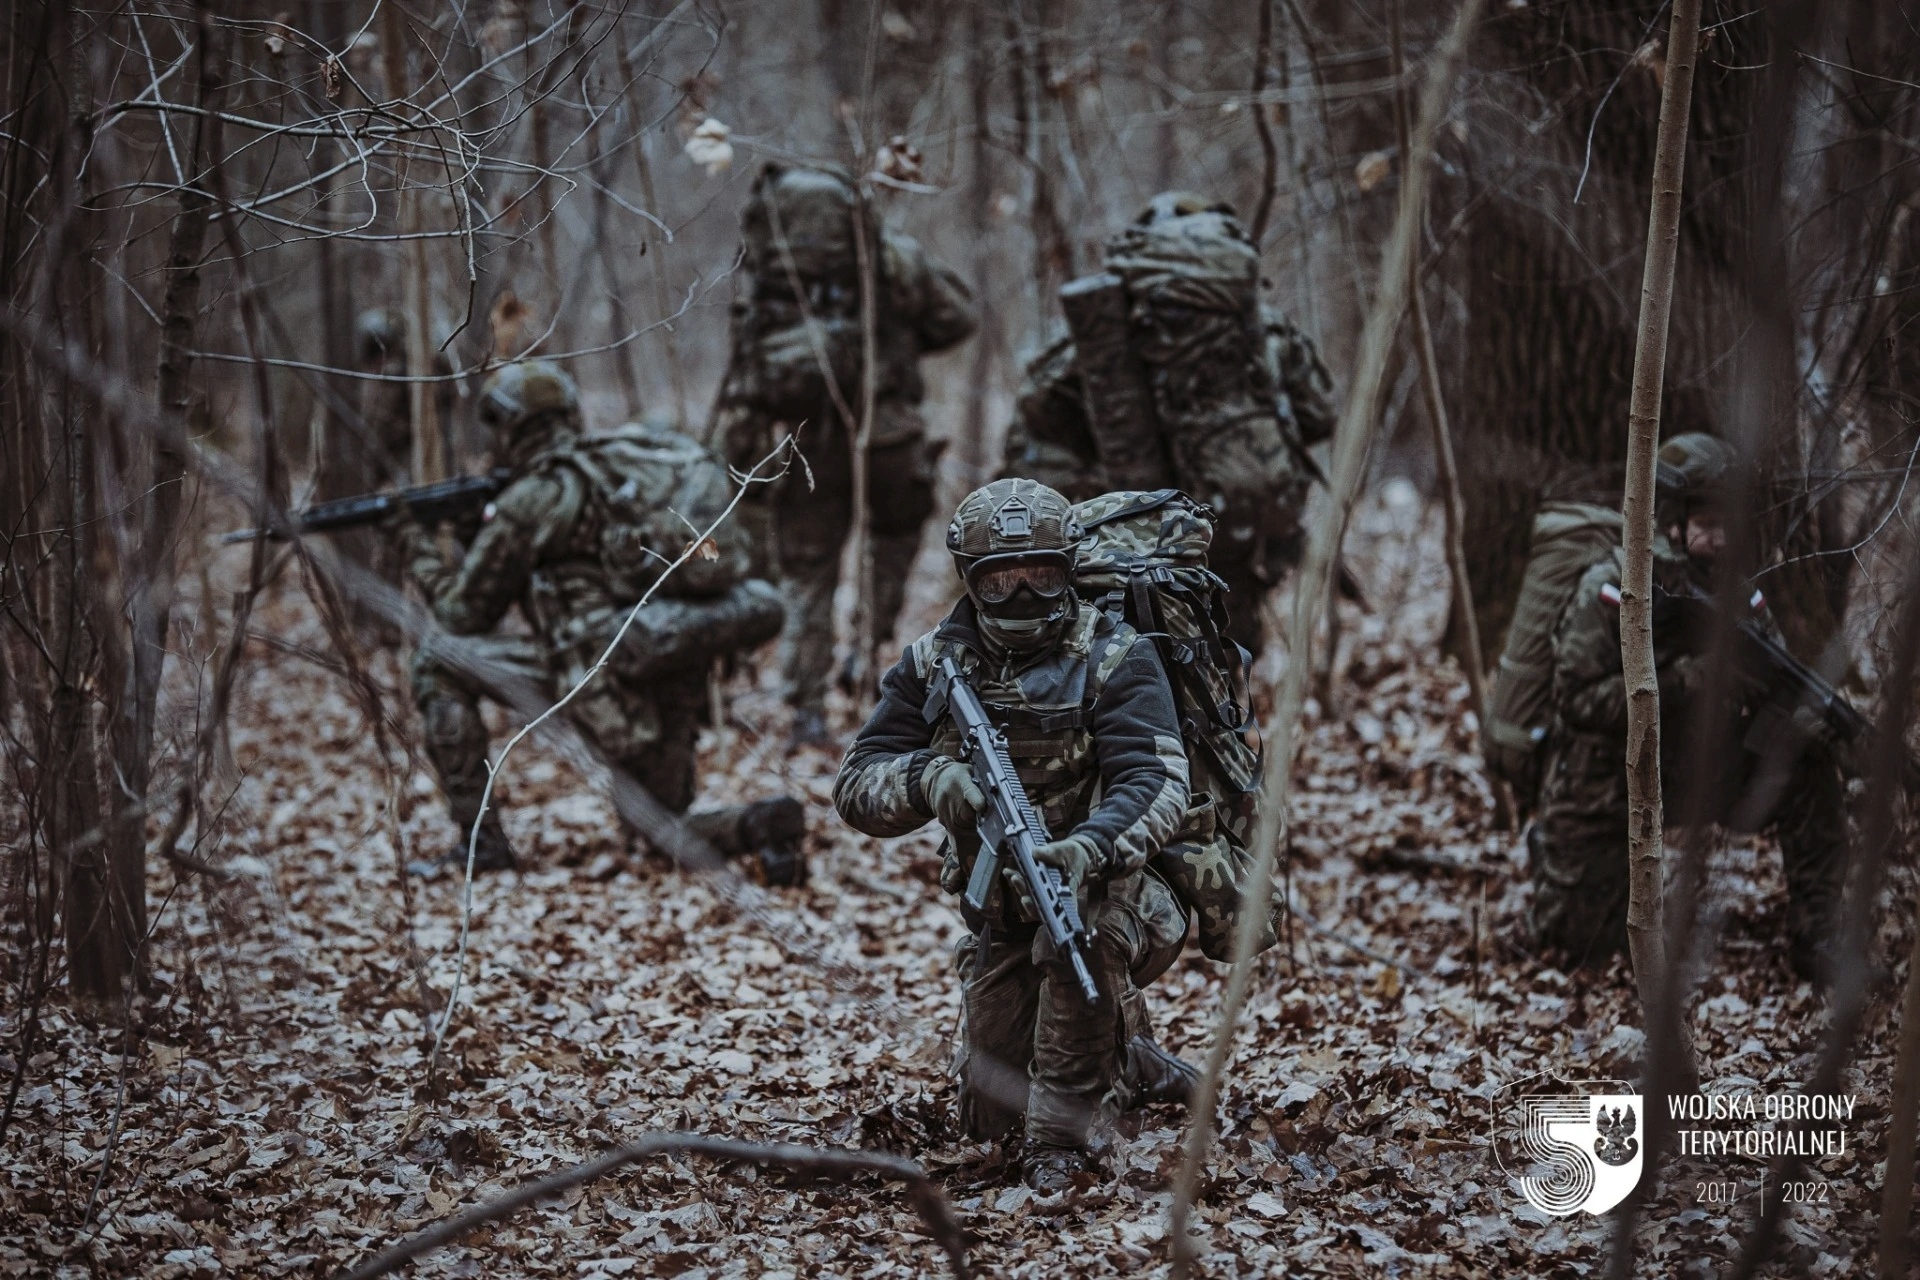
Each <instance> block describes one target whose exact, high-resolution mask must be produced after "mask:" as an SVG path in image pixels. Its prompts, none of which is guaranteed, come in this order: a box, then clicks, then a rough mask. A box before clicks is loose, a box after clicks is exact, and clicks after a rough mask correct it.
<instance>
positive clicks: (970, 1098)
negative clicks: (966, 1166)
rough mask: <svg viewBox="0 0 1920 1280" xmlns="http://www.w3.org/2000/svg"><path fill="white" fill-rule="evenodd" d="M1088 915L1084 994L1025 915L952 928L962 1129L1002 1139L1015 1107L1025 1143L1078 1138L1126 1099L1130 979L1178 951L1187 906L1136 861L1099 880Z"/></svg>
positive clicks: (1075, 1142)
mask: <svg viewBox="0 0 1920 1280" xmlns="http://www.w3.org/2000/svg"><path fill="white" fill-rule="evenodd" d="M1087 926H1088V928H1090V929H1091V930H1092V931H1093V946H1092V948H1091V951H1090V954H1089V955H1088V957H1087V965H1088V967H1089V968H1090V969H1091V970H1092V971H1093V980H1094V983H1095V985H1096V986H1098V987H1099V989H1100V999H1099V1001H1098V1002H1097V1003H1095V1004H1092V1005H1089V1004H1088V1003H1087V1002H1086V997H1085V996H1083V995H1082V994H1081V992H1080V988H1079V984H1078V982H1077V981H1076V980H1075V979H1074V977H1073V975H1072V973H1071V971H1070V970H1067V969H1066V967H1065V966H1064V965H1062V964H1059V963H1058V962H1057V961H1056V960H1055V959H1054V958H1053V957H1052V956H1051V955H1049V954H1047V948H1046V941H1045V938H1044V937H1036V931H1035V930H1034V929H1033V928H1032V927H1031V926H1025V927H1018V928H1012V929H994V928H988V929H985V930H983V931H982V932H981V933H979V934H973V935H969V936H968V937H966V938H964V939H962V940H961V942H960V945H959V948H958V950H957V952H956V962H957V963H956V966H955V967H956V970H957V971H958V973H959V976H960V982H961V1000H962V1004H963V1006H964V1008H965V1010H966V1024H965V1030H964V1036H963V1042H962V1046H961V1050H960V1062H959V1065H960V1123H961V1127H962V1128H963V1129H964V1130H965V1132H966V1133H967V1136H969V1137H971V1138H974V1139H980V1140H987V1139H992V1140H999V1139H1003V1138H1005V1137H1006V1136H1007V1135H1008V1134H1009V1133H1011V1132H1012V1130H1013V1129H1014V1127H1015V1126H1016V1125H1018V1124H1019V1123H1020V1122H1021V1119H1022V1117H1023V1115H1024V1118H1025V1124H1026V1138H1027V1141H1028V1143H1029V1144H1033V1143H1039V1144H1044V1145H1047V1146H1056V1147H1079V1146H1084V1145H1085V1144H1086V1143H1087V1141H1088V1139H1089V1137H1090V1136H1091V1134H1092V1132H1093V1131H1094V1130H1095V1128H1096V1127H1099V1126H1101V1125H1104V1124H1107V1123H1110V1122H1111V1121H1112V1120H1113V1118H1114V1117H1115V1116H1117V1115H1118V1114H1119V1113H1121V1112H1122V1111H1125V1110H1127V1109H1129V1108H1130V1107H1132V1106H1133V1105H1134V1099H1132V1098H1131V1097H1129V1096H1128V1094H1127V1073H1126V1071H1125V1065H1126V1046H1127V1041H1128V1040H1129V1039H1130V1038H1131V1037H1132V1036H1134V1035H1137V1034H1147V1033H1148V1030H1149V1029H1148V1027H1147V1026H1146V1024H1145V1018H1146V1007H1145V999H1144V996H1143V994H1142V992H1141V990H1140V989H1141V988H1143V987H1145V986H1147V985H1148V984H1150V983H1151V982H1153V980H1154V979H1156V978H1158V977H1159V976H1160V975H1161V974H1162V973H1165V972H1166V971H1167V969H1168V968H1169V967H1170V966H1171V965H1172V964H1173V962H1174V960H1175V959H1177V958H1178V957H1179V955H1180V946H1181V942H1182V940H1183V939H1184V938H1185V936H1186V926H1187V917H1186V909H1185V908H1184V907H1182V906H1181V905H1180V903H1179V902H1178V901H1177V900H1176V899H1175V897H1174V895H1173V893H1172V891H1171V890H1169V889H1168V888H1167V886H1166V885H1165V884H1164V883H1163V882H1162V881H1161V880H1160V879H1159V877H1158V876H1156V875H1154V874H1153V873H1152V872H1148V871H1140V872H1135V873H1133V874H1132V875H1127V876H1122V877H1119V878H1118V879H1115V880H1110V881H1108V882H1107V884H1106V885H1105V892H1104V894H1103V895H1101V896H1100V897H1098V898H1097V899H1095V900H1094V901H1092V902H1090V903H1089V904H1088V907H1087ZM1023 1104H1024V1105H1023Z"/></svg>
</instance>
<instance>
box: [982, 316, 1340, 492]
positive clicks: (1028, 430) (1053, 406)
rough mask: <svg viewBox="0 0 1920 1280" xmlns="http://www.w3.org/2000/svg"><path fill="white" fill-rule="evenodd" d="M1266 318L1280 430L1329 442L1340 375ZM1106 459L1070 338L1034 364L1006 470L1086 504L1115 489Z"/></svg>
mask: <svg viewBox="0 0 1920 1280" xmlns="http://www.w3.org/2000/svg"><path fill="white" fill-rule="evenodd" d="M1260 315H1261V322H1262V325H1263V327H1264V329H1265V331H1266V338H1267V345H1266V358H1267V370H1266V375H1265V377H1264V378H1263V379H1261V383H1262V385H1268V386H1272V387H1273V388H1275V396H1274V400H1275V404H1274V414H1275V418H1276V419H1277V421H1278V422H1279V424H1280V429H1281V430H1282V432H1284V433H1286V434H1287V435H1289V436H1291V437H1292V439H1293V441H1294V442H1295V443H1296V444H1298V445H1300V446H1301V447H1303V448H1304V447H1305V446H1306V445H1311V444H1317V443H1319V442H1320V441H1322V440H1326V439H1328V438H1329V437H1331V436H1332V435H1333V427H1334V422H1335V419H1336V418H1337V416H1338V413H1337V411H1336V409H1335V407H1334V402H1333V378H1332V376H1331V375H1330V374H1329V373H1328V372H1327V366H1326V364H1325V363H1324V362H1323V361H1322V360H1321V359H1320V352H1319V349H1318V348H1317V347H1315V346H1314V343H1313V340H1312V339H1311V338H1309V337H1307V335H1306V334H1304V333H1302V332H1301V331H1300V329H1299V328H1297V327H1296V326H1295V325H1294V324H1293V322H1292V321H1291V320H1289V319H1287V317H1286V316H1284V315H1282V314H1281V313H1280V312H1278V311H1276V310H1274V309H1273V308H1271V307H1262V308H1261V309H1260ZM1098 457H1099V455H1098V453H1097V452H1096V449H1095V445H1094V439H1093V432H1092V428H1091V426H1090V425H1089V424H1088V422H1087V406H1086V398H1085V395H1084V393H1083V392H1082V391H1081V388H1080V379H1079V376H1078V374H1077V372H1076V371H1075V367H1074V348H1073V339H1072V337H1071V336H1063V337H1060V338H1058V339H1056V340H1055V341H1054V342H1053V344H1052V345H1050V346H1048V347H1047V348H1046V349H1045V350H1043V351H1042V352H1040V354H1039V355H1037V356H1035V357H1034V358H1033V359H1032V360H1031V361H1029V362H1028V364H1027V370H1026V376H1025V378H1024V379H1023V380H1022V382H1021V386H1020V394H1019V397H1018V399H1017V400H1016V401H1015V402H1014V416H1013V421H1012V423H1010V424H1009V425H1008V428H1007V440H1006V452H1005V455H1004V465H1003V467H1002V471H1001V474H1003V475H1012V476H1027V477H1030V478H1032V479H1035V480H1039V481H1040V482H1041V483H1043V484H1046V485H1049V486H1051V487H1053V488H1055V489H1058V490H1059V491H1060V492H1061V493H1064V494H1066V495H1067V497H1069V498H1071V499H1072V500H1073V501H1075V502H1084V501H1086V500H1087V499H1088V498H1092V497H1095V496H1097V495H1099V494H1102V493H1105V492H1106V491H1107V489H1108V488H1109V487H1110V486H1109V485H1108V484H1107V483H1106V481H1105V479H1104V478H1103V477H1102V476H1101V474H1100V466H1099V462H1098Z"/></svg>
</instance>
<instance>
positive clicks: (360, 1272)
mask: <svg viewBox="0 0 1920 1280" xmlns="http://www.w3.org/2000/svg"><path fill="white" fill-rule="evenodd" d="M670 1152H684V1153H687V1154H690V1155H703V1156H711V1157H713V1158H715V1159H718V1160H729V1161H735V1162H738V1163H741V1164H755V1165H774V1166H777V1167H779V1168H782V1169H791V1170H793V1171H795V1172H797V1173H811V1174H816V1175H820V1176H827V1177H842V1178H844V1177H848V1176H850V1175H853V1174H860V1173H875V1174H879V1175H880V1176H881V1177H883V1178H886V1179H887V1180H889V1181H900V1182H905V1183H906V1184H907V1186H908V1188H909V1190H910V1191H911V1192H912V1195H913V1205H914V1208H915V1209H917V1210H918V1211H919V1213H920V1220H921V1221H922V1222H924V1223H926V1225H927V1233H928V1234H929V1235H931V1236H932V1237H933V1239H934V1242H935V1243H937V1244H938V1245H939V1246H940V1248H941V1249H942V1250H943V1251H944V1252H945V1253H946V1255H947V1262H948V1265H950V1266H951V1267H952V1269H953V1274H954V1275H955V1276H957V1277H960V1278H961V1280H965V1277H966V1276H967V1275H968V1270H967V1246H966V1237H965V1235H964V1234H963V1233H962V1231H961V1229H960V1224H959V1222H958V1221H957V1220H956V1219H955V1218H954V1216H953V1209H952V1208H951V1206H949V1205H948V1204H947V1198H946V1196H944V1195H943V1194H941V1191H940V1188H939V1187H937V1186H935V1185H934V1183H933V1181H932V1180H931V1179H930V1178H928V1177H927V1174H926V1170H924V1169H922V1168H921V1167H920V1166H919V1165H918V1164H915V1163H914V1162H913V1161H911V1160H906V1159H902V1158H901V1157H899V1156H892V1155H887V1154H885V1153H883V1152H878V1151H851V1150H834V1149H831V1148H821V1147H802V1146H797V1145H794V1144H791V1143H759V1142H742V1141H740V1140H738V1139H734V1138H715V1137H709V1136H707V1135H706V1134H699V1133H653V1134H648V1135H647V1136H646V1137H644V1138H641V1139H640V1140H638V1141H637V1142H630V1143H628V1144H627V1145H626V1146H623V1147H616V1148H615V1149H614V1150H612V1151H609V1152H607V1153H606V1154H605V1155H603V1156H600V1157H599V1158H597V1159H594V1160H589V1161H587V1162H586V1163H585V1164H577V1165H575V1166H573V1167H572V1168H571V1169H563V1170H561V1171H560V1172H559V1173H554V1174H549V1175H548V1176H547V1177H544V1178H541V1179H540V1180H539V1181H537V1182H529V1183H526V1184H524V1185H523V1186H520V1187H516V1188H515V1189H514V1190H512V1191H509V1192H508V1193H507V1194H506V1195H503V1196H501V1197H500V1198H499V1199H498V1200H493V1201H489V1202H488V1203H486V1204H483V1205H478V1206H476V1207H474V1208H472V1209H469V1210H467V1211H466V1212H465V1213H463V1214H461V1215H460V1216H458V1217H456V1218H448V1219H447V1220H446V1221H444V1222H442V1223H440V1224H439V1225H438V1226H434V1227H429V1228H428V1229H427V1230H425V1231H422V1232H420V1233H419V1234H418V1235H415V1236H410V1237H408V1238H407V1239H405V1240H402V1241H401V1242H400V1243H399V1244H397V1245H394V1246H393V1247H392V1248H391V1249H388V1250H387V1251H386V1252H384V1253H381V1254H378V1255H376V1256H375V1257H373V1258H370V1259H368V1260H367V1261H366V1262H363V1263H361V1264H360V1265H359V1266H357V1267H355V1268H354V1269H353V1270H351V1271H347V1272H343V1273H341V1274H340V1275H339V1276H338V1277H336V1280H374V1277H376V1276H384V1275H387V1274H389V1273H391V1272H393V1271H395V1270H397V1269H398V1268H399V1267H401V1266H403V1265H404V1264H405V1263H407V1262H408V1261H410V1260H412V1259H414V1258H417V1257H419V1256H420V1255H421V1254H423V1253H428V1252H431V1251H432V1250H434V1249H438V1248H440V1247H441V1246H442V1245H445V1244H449V1243H451V1242H453V1241H454V1240H457V1239H459V1238H460V1237H461V1236H463V1235H465V1234H466V1233H467V1232H469V1231H472V1230H473V1229H474V1228H475V1227H480V1226H485V1225H486V1224H487V1223H489V1222H498V1221H499V1220H500V1219H502V1218H505V1217H508V1216H510V1215H512V1214H515V1213H518V1212H519V1211H520V1210H522V1209H524V1208H526V1207H527V1206H529V1205H532V1204H535V1203H538V1202H539V1201H541V1200H545V1199H549V1198H551V1197H553V1196H557V1195H559V1194H560V1193H561V1192H563V1191H569V1190H571V1189H572V1188H574V1187H579V1186H585V1185H586V1184H588V1183H590V1182H595V1181H598V1180H599V1179H601V1178H604V1177H606V1176H607V1175H608V1174H610V1173H614V1172H616V1171H618V1170H620V1169H622V1168H624V1167H625V1166H627V1165H630V1164H633V1163H634V1162H635V1161H638V1160H644V1159H646V1158H647V1157H649V1156H656V1155H664V1154H667V1153H670Z"/></svg>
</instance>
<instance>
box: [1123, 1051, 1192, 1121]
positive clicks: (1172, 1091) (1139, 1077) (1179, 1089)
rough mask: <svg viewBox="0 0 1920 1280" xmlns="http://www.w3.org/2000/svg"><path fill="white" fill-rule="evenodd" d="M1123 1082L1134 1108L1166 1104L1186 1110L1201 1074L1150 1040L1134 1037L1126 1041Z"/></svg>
mask: <svg viewBox="0 0 1920 1280" xmlns="http://www.w3.org/2000/svg"><path fill="white" fill-rule="evenodd" d="M1126 1082H1127V1089H1128V1091H1129V1092H1130V1093H1131V1094H1132V1096H1133V1105H1134V1106H1136V1107H1144V1106H1148V1105H1150V1104H1153V1103H1166V1104H1169V1105H1171V1106H1176V1107H1179V1108H1181V1109H1182V1110H1185V1109H1186V1107H1187V1104H1188V1103H1189V1102H1191V1101H1192V1100H1193V1090H1194V1087H1195V1086H1196V1085H1198V1084H1199V1083H1200V1072H1199V1070H1198V1069H1197V1068H1195V1067H1194V1066H1193V1064H1192V1063H1190V1062H1187V1061H1185V1060H1184V1059H1182V1058H1179V1057H1176V1056H1175V1055H1173V1054H1171V1053H1169V1052H1167V1051H1166V1050H1165V1049H1162V1048H1161V1047H1160V1046H1159V1045H1158V1044H1157V1043H1155V1041H1154V1039H1153V1037H1151V1036H1134V1037H1133V1038H1132V1039H1131V1040H1129V1041H1127V1065H1126Z"/></svg>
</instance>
